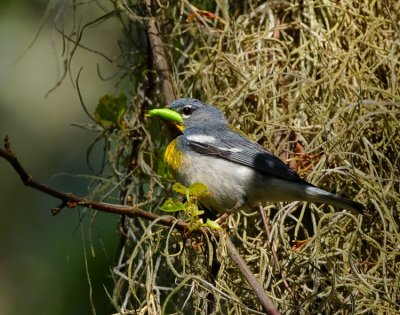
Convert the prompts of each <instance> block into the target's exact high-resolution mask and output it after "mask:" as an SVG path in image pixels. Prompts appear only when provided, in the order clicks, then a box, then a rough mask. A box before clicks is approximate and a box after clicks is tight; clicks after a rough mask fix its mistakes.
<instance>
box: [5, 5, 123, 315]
mask: <svg viewBox="0 0 400 315" xmlns="http://www.w3.org/2000/svg"><path fill="white" fill-rule="evenodd" d="M54 3H55V2H54ZM59 3H61V4H62V3H66V1H60V2H59ZM46 5H47V1H44V0H43V1H39V0H36V1H33V0H29V1H28V0H25V1H15V0H14V1H0V69H1V71H0V136H1V137H2V138H3V137H4V135H5V134H8V135H9V137H10V140H11V145H12V149H13V150H14V152H15V153H16V154H17V156H18V158H19V160H20V162H21V163H22V164H23V165H24V167H25V168H26V170H27V171H28V172H29V173H30V174H31V175H32V176H33V177H34V178H35V179H36V180H38V181H40V182H42V183H44V184H47V185H49V186H52V187H54V188H57V189H59V190H62V191H66V192H72V193H75V194H78V195H82V196H84V195H86V194H87V193H88V190H89V183H90V181H89V180H88V179H85V178H82V177H78V176H75V175H78V174H90V172H89V170H88V168H87V166H86V162H85V154H86V148H87V147H88V146H89V144H90V143H91V141H92V140H93V139H94V138H95V137H96V134H94V133H90V132H88V131H86V130H83V129H80V128H77V127H73V126H71V123H73V122H89V119H88V118H87V117H86V115H85V114H84V112H83V110H82V108H81V106H80V102H79V98H78V94H77V91H76V89H74V87H73V84H72V83H71V82H72V80H71V79H70V78H69V77H67V78H66V79H65V80H64V82H63V84H62V85H61V86H59V87H58V88H57V89H56V90H55V91H54V92H52V93H50V94H49V95H48V97H45V94H46V93H47V92H48V91H49V90H50V89H51V88H52V87H54V85H55V84H56V82H57V79H58V78H59V76H60V73H61V71H62V62H63V59H62V58H60V56H61V53H62V42H61V38H60V35H59V34H58V33H57V32H56V31H55V30H54V29H53V28H52V17H54V16H55V15H56V14H57V13H59V12H57V10H53V11H51V12H50V13H51V14H50V16H49V17H48V18H47V19H46V23H45V24H44V27H43V29H42V31H41V32H40V33H39V36H38V38H37V39H36V41H35V42H34V44H33V46H32V47H31V48H30V49H29V50H28V51H26V49H27V48H28V46H29V44H30V43H31V41H32V40H33V38H34V36H35V34H36V32H37V29H38V27H39V24H40V20H41V19H42V17H43V14H44V12H45V10H46ZM63 14H65V16H64V18H65V20H66V21H67V23H68V18H69V16H70V14H71V13H68V14H67V13H65V11H64V12H63ZM86 14H87V16H86V18H89V19H90V18H91V17H96V16H100V15H102V14H103V13H102V12H100V11H99V8H98V6H97V5H96V4H93V7H92V8H89V9H88V10H87V12H86ZM113 23H114V24H112V23H111V22H110V23H102V24H101V25H97V26H96V27H94V28H92V29H89V30H88V32H87V33H85V36H84V38H83V41H84V43H85V44H86V45H88V46H91V47H95V48H96V49H98V50H100V51H102V52H104V53H106V54H107V55H109V56H113V53H114V50H115V51H116V49H117V45H116V40H117V37H118V36H119V29H118V26H117V25H115V22H113ZM25 51H26V53H25V54H24V55H23V53H24V52H25ZM22 55H23V56H22ZM20 56H22V57H21V58H19V57H20ZM97 65H99V67H100V68H101V69H102V70H103V71H104V73H105V74H106V75H107V71H109V72H110V73H111V72H112V71H113V70H114V69H112V66H111V65H110V64H107V62H106V61H105V60H104V59H102V58H100V57H98V56H96V55H94V54H93V53H89V52H85V51H83V50H79V51H78V52H77V54H76V56H75V57H74V59H73V62H72V67H71V69H72V71H71V73H72V76H76V75H77V73H78V70H79V69H80V67H83V70H82V73H81V78H80V88H81V90H82V94H83V98H84V101H85V104H86V105H87V107H88V108H89V109H90V110H91V111H93V108H94V107H95V106H96V104H97V101H98V99H99V98H100V97H101V96H102V95H104V94H107V93H112V92H113V83H114V82H110V81H102V80H100V79H99V76H98V74H97V70H96V67H97ZM0 188H1V190H0V250H1V253H0V314H19V315H23V314H90V313H91V312H92V309H93V307H92V306H94V308H95V310H96V313H97V314H110V313H112V312H113V311H112V307H111V306H110V301H109V298H108V296H107V293H106V291H107V290H108V291H109V292H110V294H112V292H111V289H112V279H111V268H112V266H113V264H114V262H115V252H116V248H117V245H118V239H119V236H118V231H117V227H118V217H116V216H112V215H106V214H98V215H97V217H96V223H95V225H91V223H92V222H91V219H92V218H91V216H90V215H86V216H84V218H83V220H82V222H81V218H80V215H79V211H78V210H77V209H64V210H63V211H62V212H61V213H60V214H59V215H57V216H55V217H52V216H51V215H50V209H51V208H52V207H55V206H58V205H59V201H58V200H56V199H54V198H51V197H49V196H46V195H44V194H42V193H40V192H38V191H35V190H33V189H31V188H27V187H24V186H23V185H22V183H21V182H20V180H19V178H18V177H17V175H16V173H15V172H14V171H13V169H12V168H11V166H10V165H9V164H8V163H7V162H6V161H5V160H1V161H0ZM85 252H86V254H85ZM86 262H87V266H88V267H87V270H86V268H85V265H86ZM87 271H88V273H87ZM88 277H89V278H90V282H91V286H92V289H93V293H92V296H93V305H92V303H91V299H90V290H89V280H88Z"/></svg>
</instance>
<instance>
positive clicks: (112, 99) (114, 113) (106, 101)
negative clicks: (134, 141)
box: [94, 93, 127, 129]
mask: <svg viewBox="0 0 400 315" xmlns="http://www.w3.org/2000/svg"><path fill="white" fill-rule="evenodd" d="M126 109H127V98H126V96H125V94H123V93H121V94H120V95H119V96H113V95H108V94H106V95H104V96H103V97H102V98H100V100H99V103H98V104H97V107H96V110H95V112H94V118H95V119H96V121H97V122H98V123H100V124H101V125H102V126H103V127H105V128H111V127H118V128H120V129H122V128H123V127H124V126H123V123H122V122H123V116H124V114H125V112H126Z"/></svg>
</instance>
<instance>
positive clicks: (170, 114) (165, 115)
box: [148, 108, 183, 124]
mask: <svg viewBox="0 0 400 315" xmlns="http://www.w3.org/2000/svg"><path fill="white" fill-rule="evenodd" d="M148 115H149V116H150V117H160V118H161V119H164V120H167V121H172V122H175V123H178V124H181V123H182V122H183V119H182V116H181V115H180V114H179V113H177V112H176V111H173V110H171V109H169V108H155V109H152V110H149V112H148Z"/></svg>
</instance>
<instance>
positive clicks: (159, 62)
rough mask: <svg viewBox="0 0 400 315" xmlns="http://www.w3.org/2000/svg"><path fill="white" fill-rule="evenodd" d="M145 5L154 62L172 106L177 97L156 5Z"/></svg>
mask: <svg viewBox="0 0 400 315" xmlns="http://www.w3.org/2000/svg"><path fill="white" fill-rule="evenodd" d="M145 4H146V8H147V12H148V15H149V19H148V20H147V34H148V36H149V41H150V46H151V49H152V52H153V62H154V64H155V66H156V69H157V72H158V75H159V76H160V82H161V86H162V91H163V95H164V100H165V102H166V103H167V104H170V103H171V102H172V101H174V100H175V99H176V96H175V92H174V87H173V84H172V76H171V71H170V69H169V63H168V59H167V55H166V54H165V49H164V42H163V40H162V38H161V33H160V27H159V25H158V22H157V19H156V17H155V11H156V10H155V7H156V4H155V1H153V0H145Z"/></svg>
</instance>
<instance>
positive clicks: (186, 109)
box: [182, 106, 193, 116]
mask: <svg viewBox="0 0 400 315" xmlns="http://www.w3.org/2000/svg"><path fill="white" fill-rule="evenodd" d="M192 112H193V108H192V107H191V106H185V107H184V108H182V114H183V115H185V116H190V114H191V113H192Z"/></svg>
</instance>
